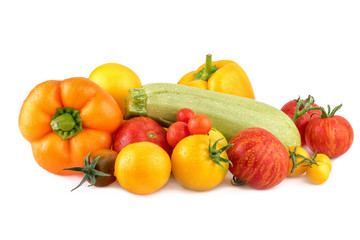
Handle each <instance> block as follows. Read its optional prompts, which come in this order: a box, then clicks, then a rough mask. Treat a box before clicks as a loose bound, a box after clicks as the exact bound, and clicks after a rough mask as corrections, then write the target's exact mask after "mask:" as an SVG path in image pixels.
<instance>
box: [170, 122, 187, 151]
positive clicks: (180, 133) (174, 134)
mask: <svg viewBox="0 0 360 240" xmlns="http://www.w3.org/2000/svg"><path fill="white" fill-rule="evenodd" d="M189 135H190V132H189V129H188V124H187V123H184V122H175V123H173V124H171V126H170V127H169V129H168V130H167V133H166V140H167V142H168V144H169V145H170V147H172V148H174V147H175V146H176V144H178V142H180V141H181V140H182V139H183V138H185V137H187V136H189Z"/></svg>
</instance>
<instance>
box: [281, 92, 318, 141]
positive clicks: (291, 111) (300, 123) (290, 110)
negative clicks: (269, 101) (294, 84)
mask: <svg viewBox="0 0 360 240" xmlns="http://www.w3.org/2000/svg"><path fill="white" fill-rule="evenodd" d="M314 101H315V100H314V98H313V97H311V96H309V97H308V98H307V99H296V100H292V101H289V102H287V103H286V104H285V105H284V106H283V107H282V108H281V111H283V112H284V113H286V115H288V116H289V117H290V118H291V119H293V118H294V115H295V112H296V106H297V104H298V103H299V112H301V111H302V110H304V109H306V108H315V107H319V106H318V105H317V104H316V103H314ZM314 113H318V114H321V110H309V111H308V112H306V113H304V115H302V116H301V117H299V118H298V119H297V120H295V125H296V127H297V128H298V130H299V133H300V136H301V145H305V143H306V142H305V128H306V126H307V125H308V123H309V121H310V117H311V118H320V116H319V115H318V114H314Z"/></svg>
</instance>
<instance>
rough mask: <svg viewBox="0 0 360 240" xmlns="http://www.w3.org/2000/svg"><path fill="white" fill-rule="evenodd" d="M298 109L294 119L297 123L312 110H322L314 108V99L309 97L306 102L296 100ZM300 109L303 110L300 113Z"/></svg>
mask: <svg viewBox="0 0 360 240" xmlns="http://www.w3.org/2000/svg"><path fill="white" fill-rule="evenodd" d="M296 102H297V104H296V109H295V113H294V117H293V118H292V121H293V122H296V120H298V119H299V118H300V117H302V116H303V115H304V114H305V113H307V112H308V111H312V110H321V109H322V108H321V107H312V105H313V104H314V102H315V99H314V97H312V96H311V95H309V96H308V97H307V98H306V99H305V100H300V97H299V98H298V99H297V100H296ZM300 108H301V109H302V110H301V111H300Z"/></svg>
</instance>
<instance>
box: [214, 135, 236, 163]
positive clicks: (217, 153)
mask: <svg viewBox="0 0 360 240" xmlns="http://www.w3.org/2000/svg"><path fill="white" fill-rule="evenodd" d="M222 139H223V138H220V139H218V140H217V141H216V142H215V143H214V144H213V145H212V146H211V140H209V154H210V158H211V160H213V161H214V162H215V163H216V164H217V165H219V166H221V167H222V168H223V169H224V166H223V165H221V163H220V162H225V163H229V164H230V165H231V166H232V165H233V164H232V162H231V161H230V160H229V159H225V158H222V157H220V154H221V153H222V152H224V151H226V150H227V149H228V148H230V147H232V146H233V145H234V144H228V145H226V146H224V147H222V148H219V149H216V144H217V143H218V142H219V141H220V140H222Z"/></svg>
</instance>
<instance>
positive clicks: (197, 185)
mask: <svg viewBox="0 0 360 240" xmlns="http://www.w3.org/2000/svg"><path fill="white" fill-rule="evenodd" d="M210 141H211V143H210ZM215 141H216V140H214V139H213V138H211V137H210V136H208V135H191V136H188V137H186V138H184V139H182V140H181V141H180V142H179V143H178V144H177V145H176V147H175V148H174V149H173V153H172V156H171V165H172V173H173V175H174V177H175V179H176V180H177V181H178V182H179V183H180V184H181V185H182V186H184V187H185V188H188V189H191V190H197V191H204V190H209V189H212V188H214V187H216V186H217V185H218V184H219V183H221V182H222V180H223V179H224V178H225V175H226V173H227V171H228V169H229V163H228V162H222V161H218V162H216V161H217V160H215V161H214V159H213V158H212V157H211V156H210V151H209V144H210V145H211V147H212V146H213V144H214V143H215ZM221 147H223V146H221V145H220V144H218V146H217V147H216V149H219V148H221ZM219 157H221V158H222V159H224V160H225V161H226V160H227V161H228V156H227V154H226V152H225V151H223V152H222V153H221V154H220V155H219Z"/></svg>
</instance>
